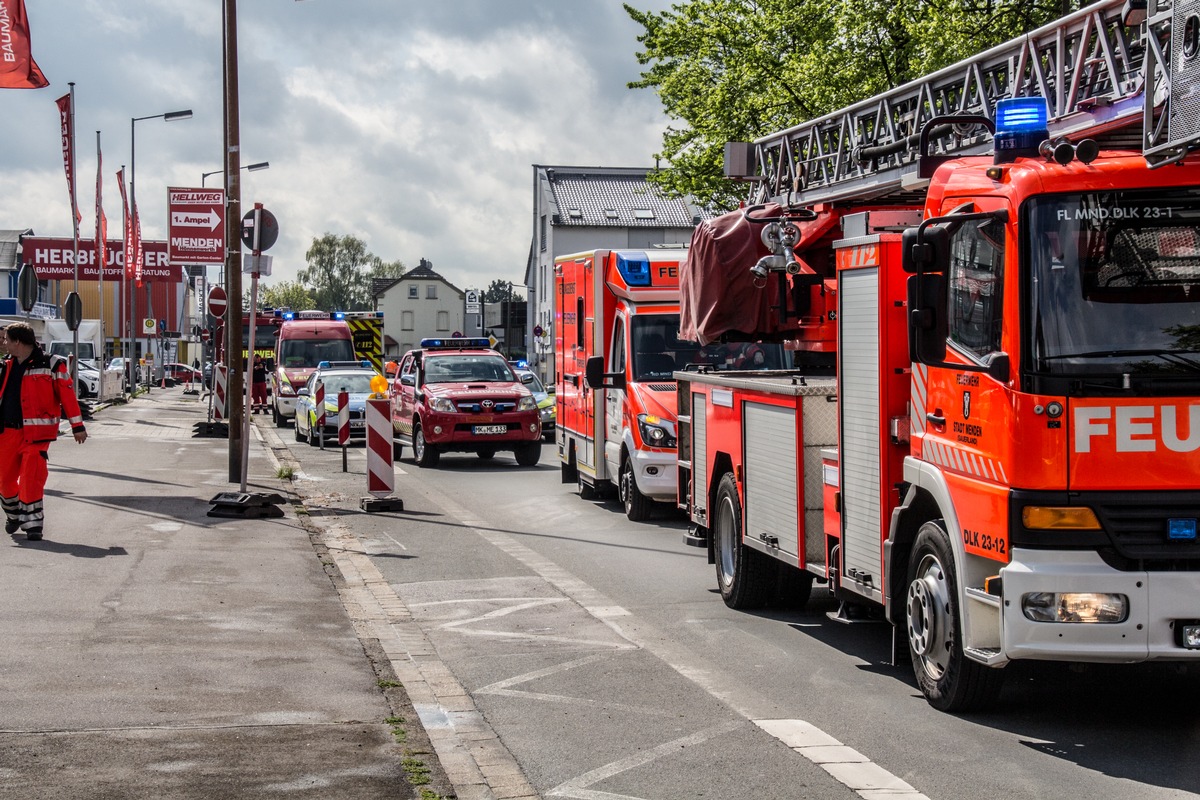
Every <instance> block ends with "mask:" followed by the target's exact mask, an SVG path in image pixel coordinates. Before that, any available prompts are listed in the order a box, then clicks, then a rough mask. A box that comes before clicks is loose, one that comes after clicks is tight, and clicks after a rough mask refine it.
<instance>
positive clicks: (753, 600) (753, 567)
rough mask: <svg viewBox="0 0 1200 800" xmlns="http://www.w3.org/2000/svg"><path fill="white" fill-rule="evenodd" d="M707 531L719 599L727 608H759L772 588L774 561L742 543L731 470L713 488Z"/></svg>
mask: <svg viewBox="0 0 1200 800" xmlns="http://www.w3.org/2000/svg"><path fill="white" fill-rule="evenodd" d="M711 531H712V532H711V535H712V536H713V537H714V544H715V546H716V562H717V586H718V588H720V590H721V599H722V600H724V601H725V605H727V606H729V607H730V608H738V609H741V608H762V607H763V606H764V605H766V604H767V600H768V599H769V598H770V592H771V589H772V588H773V587H774V583H775V581H774V580H773V578H774V574H773V572H772V567H774V564H772V563H771V561H770V560H769V559H768V558H767V557H766V556H764V555H763V554H762V553H760V552H758V551H757V550H754V549H751V548H749V547H746V546H745V545H744V544H742V503H741V500H739V499H738V492H737V482H736V481H735V480H734V478H733V473H730V472H727V473H725V475H724V477H722V478H721V483H720V485H719V486H718V487H717V508H716V513H715V514H714V516H713V526H712V529H711Z"/></svg>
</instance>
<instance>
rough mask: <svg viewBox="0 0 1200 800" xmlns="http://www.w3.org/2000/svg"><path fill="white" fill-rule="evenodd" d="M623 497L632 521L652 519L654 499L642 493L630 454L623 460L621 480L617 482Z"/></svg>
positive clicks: (622, 502)
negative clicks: (634, 473)
mask: <svg viewBox="0 0 1200 800" xmlns="http://www.w3.org/2000/svg"><path fill="white" fill-rule="evenodd" d="M617 490H618V493H619V495H620V497H621V505H623V506H625V516H627V517H629V521H630V522H644V521H645V520H648V519H650V514H651V512H652V511H653V510H654V501H653V500H651V499H650V498H649V497H646V495H644V494H642V492H641V490H640V489H638V486H637V478H635V477H634V475H633V461H632V459H630V458H629V457H628V456H626V458H625V460H624V461H622V462H621V480H620V482H619V483H618V484H617Z"/></svg>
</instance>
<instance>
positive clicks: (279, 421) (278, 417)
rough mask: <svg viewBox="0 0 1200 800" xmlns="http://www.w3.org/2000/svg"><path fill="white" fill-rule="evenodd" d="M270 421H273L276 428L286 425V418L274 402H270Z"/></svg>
mask: <svg viewBox="0 0 1200 800" xmlns="http://www.w3.org/2000/svg"><path fill="white" fill-rule="evenodd" d="M271 421H272V422H274V423H275V427H276V428H286V427H287V419H285V418H284V416H283V414H280V413H279V406H277V405H275V404H274V403H271Z"/></svg>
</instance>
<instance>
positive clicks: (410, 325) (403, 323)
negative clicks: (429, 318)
mask: <svg viewBox="0 0 1200 800" xmlns="http://www.w3.org/2000/svg"><path fill="white" fill-rule="evenodd" d="M413 316H414V315H413V312H411V311H401V312H400V330H402V331H411V330H414V329H415V327H416V326H415V325H414V320H413Z"/></svg>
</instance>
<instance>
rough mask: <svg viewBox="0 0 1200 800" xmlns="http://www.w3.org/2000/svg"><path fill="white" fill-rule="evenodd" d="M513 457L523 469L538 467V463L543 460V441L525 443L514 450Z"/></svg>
mask: <svg viewBox="0 0 1200 800" xmlns="http://www.w3.org/2000/svg"><path fill="white" fill-rule="evenodd" d="M513 455H514V456H515V457H516V459H517V464H519V465H520V466H522V467H536V466H537V463H538V462H539V461H541V460H542V441H541V439H538V440H536V441H532V442H523V443H521V444H519V445H517V447H516V449H515V450H513Z"/></svg>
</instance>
